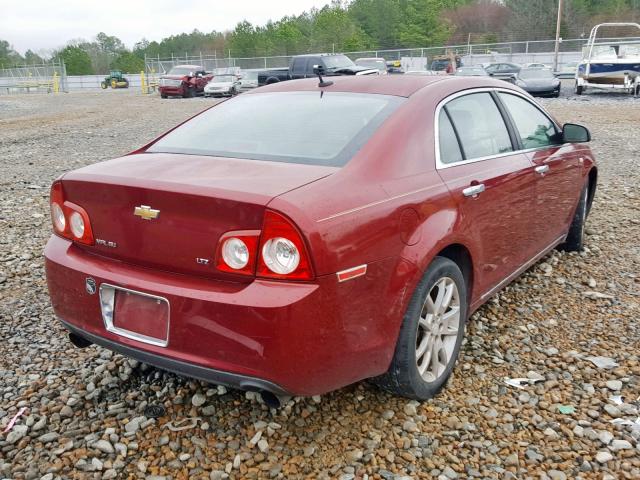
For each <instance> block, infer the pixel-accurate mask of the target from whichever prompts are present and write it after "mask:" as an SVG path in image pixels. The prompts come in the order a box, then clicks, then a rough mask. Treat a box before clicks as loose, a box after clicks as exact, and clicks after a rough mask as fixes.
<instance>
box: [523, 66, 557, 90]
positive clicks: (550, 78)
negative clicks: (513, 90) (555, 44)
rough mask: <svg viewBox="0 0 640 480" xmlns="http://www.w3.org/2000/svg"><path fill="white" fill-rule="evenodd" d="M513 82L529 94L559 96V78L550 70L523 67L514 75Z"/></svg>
mask: <svg viewBox="0 0 640 480" xmlns="http://www.w3.org/2000/svg"><path fill="white" fill-rule="evenodd" d="M515 84H516V85H517V86H519V87H520V88H522V89H523V90H524V91H526V92H528V93H530V94H531V95H539V96H552V97H559V96H560V79H559V78H557V77H556V76H555V75H554V74H553V73H551V70H546V69H542V68H523V69H521V70H520V71H519V72H518V73H517V74H516V75H515Z"/></svg>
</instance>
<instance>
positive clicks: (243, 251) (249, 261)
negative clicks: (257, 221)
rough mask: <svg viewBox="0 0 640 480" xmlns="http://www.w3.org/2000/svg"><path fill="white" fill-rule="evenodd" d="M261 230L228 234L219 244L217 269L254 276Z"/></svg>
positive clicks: (223, 236)
mask: <svg viewBox="0 0 640 480" xmlns="http://www.w3.org/2000/svg"><path fill="white" fill-rule="evenodd" d="M259 238H260V230H240V231H235V232H227V233H225V234H224V235H222V237H220V241H219V242H218V250H217V252H216V267H217V268H218V270H220V271H222V272H229V273H239V274H241V275H253V274H255V272H256V260H257V258H258V239H259Z"/></svg>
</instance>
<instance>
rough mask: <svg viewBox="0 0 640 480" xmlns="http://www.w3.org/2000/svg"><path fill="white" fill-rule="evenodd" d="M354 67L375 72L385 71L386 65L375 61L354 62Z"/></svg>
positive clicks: (382, 61) (383, 62)
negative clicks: (374, 70) (370, 69)
mask: <svg viewBox="0 0 640 480" xmlns="http://www.w3.org/2000/svg"><path fill="white" fill-rule="evenodd" d="M356 65H358V66H359V67H367V68H375V69H377V70H386V69H387V64H386V63H385V61H384V60H376V59H370V60H367V59H363V60H357V61H356Z"/></svg>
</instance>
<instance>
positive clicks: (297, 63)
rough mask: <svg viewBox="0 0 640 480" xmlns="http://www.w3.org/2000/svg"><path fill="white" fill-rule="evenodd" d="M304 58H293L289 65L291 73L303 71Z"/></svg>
mask: <svg viewBox="0 0 640 480" xmlns="http://www.w3.org/2000/svg"><path fill="white" fill-rule="evenodd" d="M306 60H307V59H306V58H305V57H302V58H296V59H294V60H293V65H292V66H291V71H292V73H304V67H305V62H306Z"/></svg>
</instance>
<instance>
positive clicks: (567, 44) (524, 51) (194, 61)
mask: <svg viewBox="0 0 640 480" xmlns="http://www.w3.org/2000/svg"><path fill="white" fill-rule="evenodd" d="M630 40H635V41H640V38H629V37H624V38H603V39H599V41H601V42H607V41H610V42H615V41H630ZM586 42H587V39H586V38H573V39H568V40H562V41H561V42H560V45H559V53H560V56H559V64H560V65H562V64H563V63H567V62H571V61H575V60H579V59H580V58H581V51H582V47H583V46H584V45H585V44H586ZM554 51H555V40H535V41H521V42H503V43H481V44H478V43H468V44H466V45H448V46H440V47H425V48H401V49H380V50H363V51H358V52H344V53H345V55H347V56H348V57H349V58H351V59H352V60H356V59H357V58H364V57H378V58H384V59H385V60H387V61H392V60H398V61H401V62H403V66H404V64H405V63H407V64H410V65H413V64H416V63H418V64H426V62H427V61H426V60H424V61H422V62H419V61H416V60H413V61H412V59H425V58H426V59H428V61H431V60H432V59H433V57H435V56H438V55H445V54H447V53H448V52H453V53H455V54H457V55H460V56H464V57H467V58H468V59H471V64H475V63H482V62H476V61H474V60H473V59H474V57H478V58H482V59H489V60H487V61H506V62H515V63H529V62H535V61H540V58H545V59H546V58H549V55H553V52H554ZM230 53H231V52H230ZM336 53H337V52H336ZM292 57H293V55H288V56H287V55H280V56H271V57H251V58H235V57H232V56H231V55H229V56H228V57H219V56H217V55H207V54H202V53H200V54H199V55H189V54H185V55H182V56H174V55H172V56H171V58H160V57H157V58H153V57H146V58H145V66H146V71H147V74H148V75H151V76H154V75H162V74H164V73H166V72H168V71H169V70H170V69H171V68H172V67H173V66H175V65H201V66H203V67H204V68H205V70H207V71H212V72H218V73H221V70H225V69H231V68H240V69H242V70H246V69H251V70H255V69H260V70H265V69H271V68H286V67H288V66H289V61H290V60H291V58H292ZM403 59H404V61H403ZM546 61H552V60H546Z"/></svg>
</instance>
